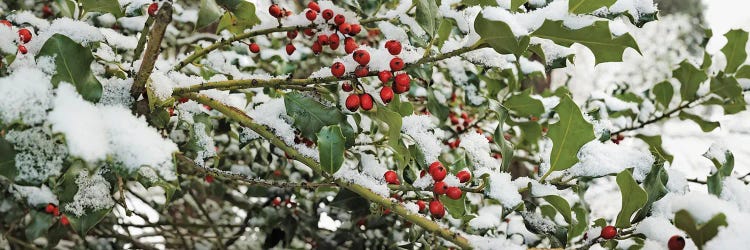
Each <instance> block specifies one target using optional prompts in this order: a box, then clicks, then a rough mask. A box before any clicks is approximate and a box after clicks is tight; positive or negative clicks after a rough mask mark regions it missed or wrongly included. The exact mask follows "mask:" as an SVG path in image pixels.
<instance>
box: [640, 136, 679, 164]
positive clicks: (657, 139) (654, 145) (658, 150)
mask: <svg viewBox="0 0 750 250" xmlns="http://www.w3.org/2000/svg"><path fill="white" fill-rule="evenodd" d="M635 137H636V138H638V139H641V140H642V141H643V142H645V143H646V144H648V150H649V151H651V153H652V154H654V156H656V157H657V158H659V159H663V160H665V161H668V162H670V163H672V160H674V156H673V155H671V154H669V153H667V152H666V151H664V148H662V146H661V145H662V143H661V135H654V136H648V135H642V134H638V135H636V136H635Z"/></svg>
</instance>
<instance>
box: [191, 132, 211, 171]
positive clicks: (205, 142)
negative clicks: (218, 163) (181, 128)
mask: <svg viewBox="0 0 750 250" xmlns="http://www.w3.org/2000/svg"><path fill="white" fill-rule="evenodd" d="M193 131H194V135H195V137H194V138H195V140H196V142H195V143H196V146H197V147H198V148H200V150H198V151H197V152H196V154H197V156H196V157H195V164H198V165H199V166H205V165H206V162H205V159H206V158H209V157H214V156H216V149H215V146H214V145H215V143H214V139H213V137H211V136H210V135H208V133H207V132H206V124H203V123H200V122H196V123H194V124H193Z"/></svg>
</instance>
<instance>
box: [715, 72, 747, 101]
mask: <svg viewBox="0 0 750 250" xmlns="http://www.w3.org/2000/svg"><path fill="white" fill-rule="evenodd" d="M710 89H711V93H714V94H717V95H719V96H721V97H724V98H737V97H740V98H741V97H742V96H743V95H742V87H741V86H740V83H739V82H737V79H735V78H734V77H731V76H727V75H724V74H719V75H717V76H716V77H714V78H711V86H710Z"/></svg>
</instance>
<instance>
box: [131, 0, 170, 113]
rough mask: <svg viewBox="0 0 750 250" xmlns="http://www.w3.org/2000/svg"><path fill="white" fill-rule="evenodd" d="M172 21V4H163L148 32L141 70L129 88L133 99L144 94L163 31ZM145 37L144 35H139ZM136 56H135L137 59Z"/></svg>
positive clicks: (159, 47)
mask: <svg viewBox="0 0 750 250" xmlns="http://www.w3.org/2000/svg"><path fill="white" fill-rule="evenodd" d="M171 21H172V4H170V3H169V2H164V4H163V5H162V6H161V9H159V13H158V14H157V15H156V21H155V22H154V25H153V26H154V27H153V28H152V29H151V32H149V34H148V37H149V40H148V46H147V47H146V52H145V54H144V55H143V61H142V62H141V68H140V69H139V70H138V74H136V75H135V79H134V80H133V86H131V88H130V96H132V97H133V98H134V99H136V100H137V99H138V97H139V96H140V95H141V94H143V93H144V92H146V81H147V80H148V78H149V76H151V71H153V70H154V64H155V63H156V59H157V58H159V51H160V50H161V40H162V39H163V38H164V31H166V30H167V25H169V22H171ZM141 35H145V34H141ZM137 56H138V55H136V57H137Z"/></svg>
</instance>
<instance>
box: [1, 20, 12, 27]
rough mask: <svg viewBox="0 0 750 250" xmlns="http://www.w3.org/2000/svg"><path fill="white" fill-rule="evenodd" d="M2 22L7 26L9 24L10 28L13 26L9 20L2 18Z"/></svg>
mask: <svg viewBox="0 0 750 250" xmlns="http://www.w3.org/2000/svg"><path fill="white" fill-rule="evenodd" d="M0 24H4V25H5V26H8V28H10V27H13V25H12V24H10V21H8V20H0Z"/></svg>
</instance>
